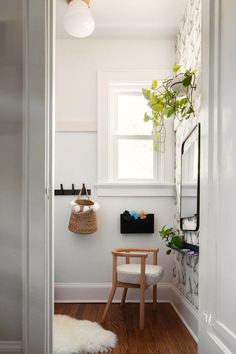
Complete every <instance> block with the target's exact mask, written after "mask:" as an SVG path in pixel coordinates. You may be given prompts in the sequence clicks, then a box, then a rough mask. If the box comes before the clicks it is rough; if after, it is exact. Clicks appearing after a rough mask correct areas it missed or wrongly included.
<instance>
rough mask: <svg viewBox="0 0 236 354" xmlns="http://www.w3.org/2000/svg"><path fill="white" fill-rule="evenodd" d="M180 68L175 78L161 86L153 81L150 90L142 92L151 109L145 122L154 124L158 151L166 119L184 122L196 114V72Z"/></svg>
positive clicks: (155, 146) (155, 142) (167, 80)
mask: <svg viewBox="0 0 236 354" xmlns="http://www.w3.org/2000/svg"><path fill="white" fill-rule="evenodd" d="M180 68H181V66H180V65H175V66H174V67H173V73H174V75H173V77H171V78H168V79H166V80H164V81H163V82H162V84H161V85H160V86H159V84H158V81H157V80H153V82H152V85H151V88H150V89H147V88H143V90H142V91H143V95H144V97H145V98H146V100H147V105H148V107H149V110H148V112H146V113H145V116H144V121H145V122H149V121H152V123H153V128H154V130H153V134H154V148H155V150H156V151H157V150H158V141H159V139H160V137H161V136H162V135H163V134H162V133H163V131H164V130H165V126H164V119H165V118H171V117H177V118H178V119H180V120H182V119H188V118H190V116H191V115H194V113H195V111H194V105H193V90H194V89H196V71H194V70H191V69H188V70H185V71H183V72H182V71H181V70H180ZM164 136H165V134H164Z"/></svg>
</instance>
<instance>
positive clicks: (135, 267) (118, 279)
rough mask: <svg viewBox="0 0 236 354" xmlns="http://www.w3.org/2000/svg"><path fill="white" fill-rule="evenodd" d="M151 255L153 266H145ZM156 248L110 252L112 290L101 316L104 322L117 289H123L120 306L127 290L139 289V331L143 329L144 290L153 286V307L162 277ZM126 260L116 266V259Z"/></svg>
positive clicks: (125, 249)
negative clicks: (122, 258) (137, 260)
mask: <svg viewBox="0 0 236 354" xmlns="http://www.w3.org/2000/svg"><path fill="white" fill-rule="evenodd" d="M149 252H151V253H152V259H153V264H152V265H150V264H147V263H146V260H147V256H148V253H149ZM158 252H159V249H158V248H119V249H115V250H113V251H112V255H113V275H112V289H111V292H110V296H109V299H108V302H107V304H106V307H105V310H104V312H103V316H102V321H101V322H102V323H103V322H104V321H105V318H106V316H107V313H108V310H109V307H110V305H111V303H112V300H113V298H114V295H115V292H116V289H117V288H123V289H124V290H123V296H122V300H121V305H124V303H125V300H126V295H127V291H128V288H140V323H139V324H140V329H143V328H144V310H145V290H146V289H147V288H148V287H150V286H153V306H154V308H155V307H156V302H157V283H158V282H159V280H160V279H161V278H162V276H163V268H162V267H161V266H159V265H157V253H158ZM118 257H124V258H126V264H121V265H118V262H117V258H118ZM131 258H135V259H140V262H139V263H130V259H131Z"/></svg>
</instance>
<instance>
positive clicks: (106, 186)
mask: <svg viewBox="0 0 236 354" xmlns="http://www.w3.org/2000/svg"><path fill="white" fill-rule="evenodd" d="M95 188H96V191H97V196H98V197H175V185H174V184H167V183H150V182H135V183H128V182H127V183H97V184H95Z"/></svg>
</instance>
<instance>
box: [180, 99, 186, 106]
mask: <svg viewBox="0 0 236 354" xmlns="http://www.w3.org/2000/svg"><path fill="white" fill-rule="evenodd" d="M187 102H188V100H187V98H186V97H184V98H181V100H180V101H179V104H180V106H183V105H185V104H187Z"/></svg>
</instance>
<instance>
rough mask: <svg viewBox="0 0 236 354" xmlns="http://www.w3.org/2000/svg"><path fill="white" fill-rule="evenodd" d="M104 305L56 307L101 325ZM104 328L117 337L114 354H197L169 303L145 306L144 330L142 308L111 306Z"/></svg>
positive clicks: (60, 305)
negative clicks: (141, 329) (142, 327)
mask: <svg viewBox="0 0 236 354" xmlns="http://www.w3.org/2000/svg"><path fill="white" fill-rule="evenodd" d="M104 308H105V304H55V313H56V314H65V315H68V316H71V317H74V318H77V319H87V320H90V321H97V322H99V321H100V320H101V317H102V313H103V310H104ZM104 327H105V328H106V329H108V330H111V331H113V332H114V333H116V334H117V336H118V345H117V347H116V348H115V349H114V350H113V351H112V352H111V353H112V354H196V353H197V344H196V343H195V341H194V340H193V338H192V337H191V335H190V333H189V332H188V330H187V329H186V327H185V326H184V324H183V323H182V321H181V320H180V318H179V317H178V315H177V314H176V312H175V311H174V309H173V308H172V306H171V305H170V304H168V303H164V304H163V303H161V304H157V307H156V310H154V309H153V306H152V304H146V305H145V328H144V330H143V331H140V330H139V304H125V305H124V307H122V306H120V304H112V305H111V309H110V311H109V313H108V315H107V319H106V321H105V324H104Z"/></svg>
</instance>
